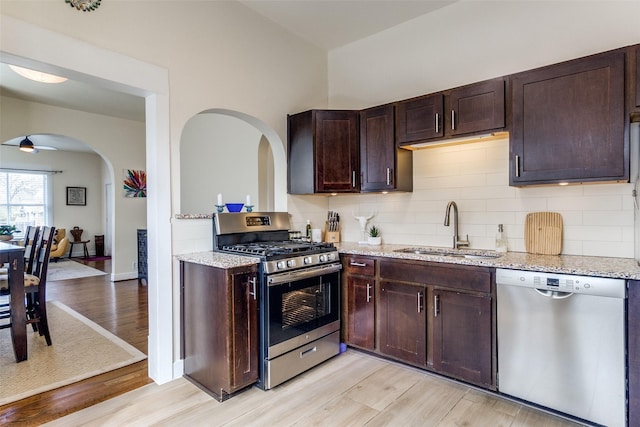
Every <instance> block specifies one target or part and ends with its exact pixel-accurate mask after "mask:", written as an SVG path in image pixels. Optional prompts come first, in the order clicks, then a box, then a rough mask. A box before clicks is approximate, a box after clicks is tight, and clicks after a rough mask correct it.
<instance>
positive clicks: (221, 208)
mask: <svg viewBox="0 0 640 427" xmlns="http://www.w3.org/2000/svg"><path fill="white" fill-rule="evenodd" d="M216 208H217V209H218V213H222V211H223V210H224V205H216Z"/></svg>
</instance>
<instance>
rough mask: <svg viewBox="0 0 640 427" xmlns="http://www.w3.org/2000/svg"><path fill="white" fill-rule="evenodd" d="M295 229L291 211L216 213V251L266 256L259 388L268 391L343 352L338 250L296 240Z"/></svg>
mask: <svg viewBox="0 0 640 427" xmlns="http://www.w3.org/2000/svg"><path fill="white" fill-rule="evenodd" d="M289 229H290V221H289V214H288V213H286V212H251V213H246V212H242V213H218V214H216V215H215V216H214V236H213V242H214V250H217V251H223V252H229V253H234V254H239V255H246V256H255V257H259V258H260V259H261V263H260V285H259V287H258V301H259V311H260V313H259V319H260V361H261V366H260V381H259V383H258V386H259V387H261V388H262V389H265V390H267V389H270V388H272V387H275V386H277V385H278V384H281V383H283V382H284V381H287V380H288V379H290V378H293V377H294V376H296V375H298V374H300V373H302V372H304V371H306V370H307V369H310V368H312V367H313V366H316V365H317V364H319V363H321V362H324V361H325V360H327V359H329V358H331V357H333V356H335V355H336V354H338V353H339V352H340V270H341V268H342V266H341V264H340V259H339V255H338V251H337V250H336V248H335V246H334V245H333V244H332V243H322V242H320V243H312V242H308V241H304V240H302V239H298V240H290V239H289Z"/></svg>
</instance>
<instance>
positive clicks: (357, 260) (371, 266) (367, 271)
mask: <svg viewBox="0 0 640 427" xmlns="http://www.w3.org/2000/svg"><path fill="white" fill-rule="evenodd" d="M344 264H345V269H346V270H347V273H349V274H359V275H361V276H373V275H375V272H376V268H375V265H376V262H375V260H374V259H371V258H362V257H354V256H347V257H345V258H344Z"/></svg>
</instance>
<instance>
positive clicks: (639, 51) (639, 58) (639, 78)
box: [635, 46, 640, 109]
mask: <svg viewBox="0 0 640 427" xmlns="http://www.w3.org/2000/svg"><path fill="white" fill-rule="evenodd" d="M635 57H636V76H635V87H636V96H635V99H636V103H635V104H636V107H637V109H640V46H638V47H636V53H635Z"/></svg>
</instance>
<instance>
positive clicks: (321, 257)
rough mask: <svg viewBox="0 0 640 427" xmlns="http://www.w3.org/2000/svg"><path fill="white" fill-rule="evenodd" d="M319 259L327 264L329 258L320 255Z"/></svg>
mask: <svg viewBox="0 0 640 427" xmlns="http://www.w3.org/2000/svg"><path fill="white" fill-rule="evenodd" d="M318 258H319V259H320V262H327V256H326V255H320V256H319V257H318Z"/></svg>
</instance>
